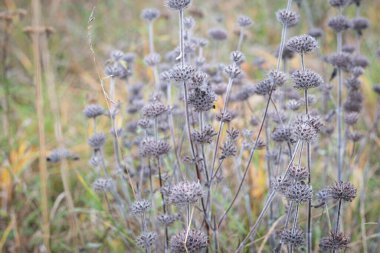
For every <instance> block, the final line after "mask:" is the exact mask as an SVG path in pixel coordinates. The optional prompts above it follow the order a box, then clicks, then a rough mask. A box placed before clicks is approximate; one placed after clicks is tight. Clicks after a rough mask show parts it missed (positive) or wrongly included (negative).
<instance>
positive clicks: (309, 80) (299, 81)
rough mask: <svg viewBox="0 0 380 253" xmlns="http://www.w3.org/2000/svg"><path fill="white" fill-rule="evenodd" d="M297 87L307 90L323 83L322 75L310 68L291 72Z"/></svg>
mask: <svg viewBox="0 0 380 253" xmlns="http://www.w3.org/2000/svg"><path fill="white" fill-rule="evenodd" d="M291 78H292V79H293V81H294V87H295V88H296V89H303V90H307V89H310V88H316V87H319V86H320V85H321V84H323V79H322V77H321V76H320V75H319V74H317V73H315V72H314V71H312V70H310V69H305V70H296V71H294V72H293V73H292V74H291Z"/></svg>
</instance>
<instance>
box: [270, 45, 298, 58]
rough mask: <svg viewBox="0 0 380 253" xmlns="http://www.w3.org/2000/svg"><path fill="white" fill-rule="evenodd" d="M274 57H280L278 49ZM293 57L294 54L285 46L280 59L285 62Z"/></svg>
mask: <svg viewBox="0 0 380 253" xmlns="http://www.w3.org/2000/svg"><path fill="white" fill-rule="evenodd" d="M275 55H276V57H279V55H280V49H279V48H278V49H277V50H276V54H275ZM293 57H294V52H293V51H292V50H290V49H289V48H288V47H287V46H286V45H285V47H284V49H283V51H282V59H283V60H284V61H285V60H290V59H292V58H293Z"/></svg>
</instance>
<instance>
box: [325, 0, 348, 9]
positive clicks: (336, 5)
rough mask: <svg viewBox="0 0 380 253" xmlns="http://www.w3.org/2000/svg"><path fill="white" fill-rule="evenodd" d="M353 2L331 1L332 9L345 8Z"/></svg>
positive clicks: (345, 0)
mask: <svg viewBox="0 0 380 253" xmlns="http://www.w3.org/2000/svg"><path fill="white" fill-rule="evenodd" d="M350 1H351V0H329V3H330V5H331V6H332V7H337V8H339V7H344V6H346V5H348V4H349V3H350Z"/></svg>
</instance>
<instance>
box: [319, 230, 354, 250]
mask: <svg viewBox="0 0 380 253" xmlns="http://www.w3.org/2000/svg"><path fill="white" fill-rule="evenodd" d="M349 243H350V240H349V238H348V237H347V236H345V235H344V234H343V233H342V232H338V233H335V232H330V235H329V236H327V237H323V238H322V239H321V241H320V242H319V247H320V248H321V249H322V250H344V249H347V248H348V244H349Z"/></svg>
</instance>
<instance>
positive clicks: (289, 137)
mask: <svg viewBox="0 0 380 253" xmlns="http://www.w3.org/2000/svg"><path fill="white" fill-rule="evenodd" d="M272 139H273V140H274V141H275V142H293V134H292V130H291V129H290V128H289V127H279V128H277V129H276V130H275V131H274V132H273V133H272Z"/></svg>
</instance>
